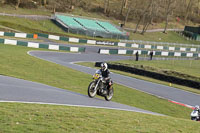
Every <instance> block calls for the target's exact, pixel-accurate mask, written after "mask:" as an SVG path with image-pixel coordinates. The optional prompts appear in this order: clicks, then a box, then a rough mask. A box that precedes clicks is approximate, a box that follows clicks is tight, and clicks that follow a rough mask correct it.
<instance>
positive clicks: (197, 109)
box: [194, 105, 200, 116]
mask: <svg viewBox="0 0 200 133" xmlns="http://www.w3.org/2000/svg"><path fill="white" fill-rule="evenodd" d="M194 110H196V111H198V114H199V116H200V107H199V105H195V107H194Z"/></svg>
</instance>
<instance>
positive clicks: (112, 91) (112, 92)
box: [105, 87, 114, 101]
mask: <svg viewBox="0 0 200 133" xmlns="http://www.w3.org/2000/svg"><path fill="white" fill-rule="evenodd" d="M113 94H114V89H113V87H112V89H111V90H110V91H109V92H108V95H106V96H105V100H106V101H110V100H111V99H112V97H113Z"/></svg>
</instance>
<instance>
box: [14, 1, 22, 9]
mask: <svg viewBox="0 0 200 133" xmlns="http://www.w3.org/2000/svg"><path fill="white" fill-rule="evenodd" d="M20 3H21V0H17V2H16V5H15V9H16V10H17V9H18V8H19V4H20Z"/></svg>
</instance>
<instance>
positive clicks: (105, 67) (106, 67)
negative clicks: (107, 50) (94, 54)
mask: <svg viewBox="0 0 200 133" xmlns="http://www.w3.org/2000/svg"><path fill="white" fill-rule="evenodd" d="M107 69H108V65H107V63H101V70H102V71H106V70H107Z"/></svg>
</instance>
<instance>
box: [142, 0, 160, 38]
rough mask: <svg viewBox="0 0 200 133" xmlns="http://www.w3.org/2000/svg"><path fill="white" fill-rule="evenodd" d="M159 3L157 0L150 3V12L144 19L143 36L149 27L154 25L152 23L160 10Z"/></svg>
mask: <svg viewBox="0 0 200 133" xmlns="http://www.w3.org/2000/svg"><path fill="white" fill-rule="evenodd" d="M158 1H159V0H158ZM158 1H156V0H151V1H150V6H149V11H148V12H147V13H146V14H145V16H144V17H143V30H142V32H141V34H144V33H145V32H146V30H147V29H148V27H149V25H150V24H152V21H153V19H154V17H155V14H156V11H157V8H158V4H157V2H158Z"/></svg>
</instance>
